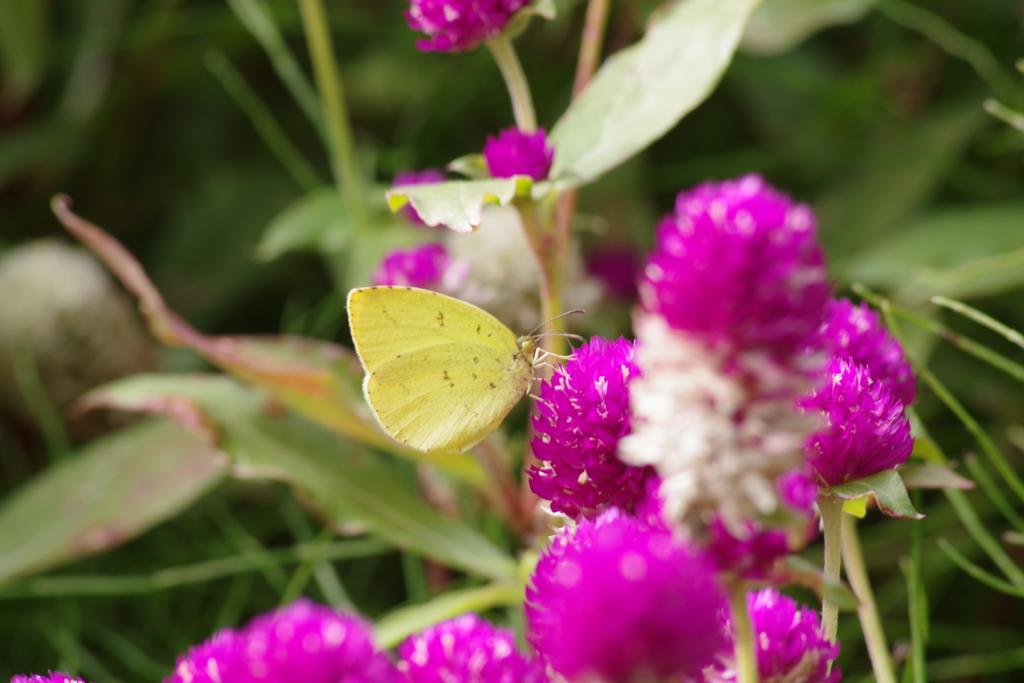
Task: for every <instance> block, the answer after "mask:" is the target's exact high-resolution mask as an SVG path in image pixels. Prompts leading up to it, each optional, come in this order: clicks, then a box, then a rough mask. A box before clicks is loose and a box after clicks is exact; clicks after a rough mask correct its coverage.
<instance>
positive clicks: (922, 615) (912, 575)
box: [904, 491, 928, 683]
mask: <svg viewBox="0 0 1024 683" xmlns="http://www.w3.org/2000/svg"><path fill="white" fill-rule="evenodd" d="M912 497H913V503H914V507H916V508H920V505H921V492H920V491H914V492H913V495H912ZM921 536H922V526H921V525H920V524H911V526H910V559H909V560H908V561H907V566H906V574H907V602H908V616H909V619H910V663H909V665H910V666H911V668H912V673H913V683H926V680H925V647H926V646H927V644H928V643H927V640H928V636H927V632H928V596H927V594H926V593H925V590H924V584H923V583H922V578H921ZM905 679H906V676H904V680H905Z"/></svg>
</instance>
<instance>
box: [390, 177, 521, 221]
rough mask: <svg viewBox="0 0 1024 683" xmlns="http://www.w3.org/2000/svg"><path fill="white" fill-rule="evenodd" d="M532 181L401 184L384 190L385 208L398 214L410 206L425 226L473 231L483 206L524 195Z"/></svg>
mask: <svg viewBox="0 0 1024 683" xmlns="http://www.w3.org/2000/svg"><path fill="white" fill-rule="evenodd" d="M532 184H533V181H532V180H530V178H528V177H526V176H516V177H515V178H494V179H490V180H452V181H449V182H446V183H430V184H425V185H405V186H402V187H395V188H392V189H390V190H388V193H387V198H388V205H389V206H390V207H391V210H392V211H398V210H399V209H401V208H402V207H403V206H405V205H406V204H408V203H412V206H413V208H414V209H416V213H418V214H419V215H420V218H422V219H423V222H424V223H426V224H427V225H431V226H433V225H446V226H448V227H449V228H451V229H452V230H454V231H455V232H473V231H474V230H476V229H477V227H479V225H480V220H481V213H482V210H483V206H484V204H487V203H490V202H493V203H495V204H498V205H499V206H505V205H507V204H509V203H510V202H511V201H512V200H513V199H514V198H515V196H516V195H517V194H518V195H528V194H529V193H530V186H531V185H532Z"/></svg>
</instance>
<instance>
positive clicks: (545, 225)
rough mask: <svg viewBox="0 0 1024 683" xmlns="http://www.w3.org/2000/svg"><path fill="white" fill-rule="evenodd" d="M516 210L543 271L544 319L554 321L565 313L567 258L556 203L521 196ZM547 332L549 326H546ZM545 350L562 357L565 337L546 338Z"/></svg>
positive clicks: (541, 299)
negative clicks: (555, 215)
mask: <svg viewBox="0 0 1024 683" xmlns="http://www.w3.org/2000/svg"><path fill="white" fill-rule="evenodd" d="M515 205H516V209H518V211H519V216H520V218H521V220H522V221H523V231H524V232H525V233H526V241H527V242H529V244H530V249H531V250H532V251H533V255H534V257H535V258H536V259H537V267H538V268H539V269H540V283H539V284H540V303H541V318H542V319H543V320H551V319H552V318H554V317H556V316H558V315H561V314H562V272H563V270H564V267H563V264H564V258H563V255H562V252H561V250H560V249H559V240H558V234H557V232H556V229H555V226H554V224H553V221H552V220H551V218H552V212H553V211H552V210H553V208H554V206H553V202H552V201H551V200H550V199H549V200H547V201H544V202H536V201H534V200H533V199H529V198H525V197H521V198H519V199H516V201H515ZM545 331H547V327H545ZM541 344H542V346H543V347H544V349H545V350H547V351H549V352H551V353H556V354H563V353H564V352H565V340H564V339H563V338H562V337H558V336H550V337H544V339H543V340H542V342H541Z"/></svg>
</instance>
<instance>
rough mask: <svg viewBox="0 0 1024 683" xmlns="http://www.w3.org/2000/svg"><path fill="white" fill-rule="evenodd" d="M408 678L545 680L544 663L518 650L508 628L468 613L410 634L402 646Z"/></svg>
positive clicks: (473, 682)
mask: <svg viewBox="0 0 1024 683" xmlns="http://www.w3.org/2000/svg"><path fill="white" fill-rule="evenodd" d="M398 656H399V657H401V660H402V661H400V662H399V663H398V669H399V671H401V673H402V680H403V681H404V683H544V682H545V681H546V676H545V675H544V663H543V662H542V661H540V660H539V659H538V658H536V657H533V656H529V655H524V654H520V653H519V652H518V651H517V650H516V636H515V633H513V632H512V631H511V630H510V629H504V628H495V627H494V626H492V625H491V624H490V623H488V622H486V621H484V620H483V619H481V618H480V617H478V616H477V615H475V614H465V615H463V616H461V617H456V618H455V619H451V620H449V621H445V622H443V623H440V624H437V625H435V626H431V627H430V628H428V629H425V630H424V631H423V632H421V633H420V634H418V635H414V636H411V637H410V638H409V639H408V640H406V641H405V642H404V643H402V645H401V646H399V648H398Z"/></svg>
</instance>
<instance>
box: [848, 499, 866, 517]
mask: <svg viewBox="0 0 1024 683" xmlns="http://www.w3.org/2000/svg"><path fill="white" fill-rule="evenodd" d="M843 512H845V513H847V514H849V515H853V516H854V517H856V518H857V519H864V518H865V517H866V516H867V514H868V499H867V498H854V499H853V500H844V501H843Z"/></svg>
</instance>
